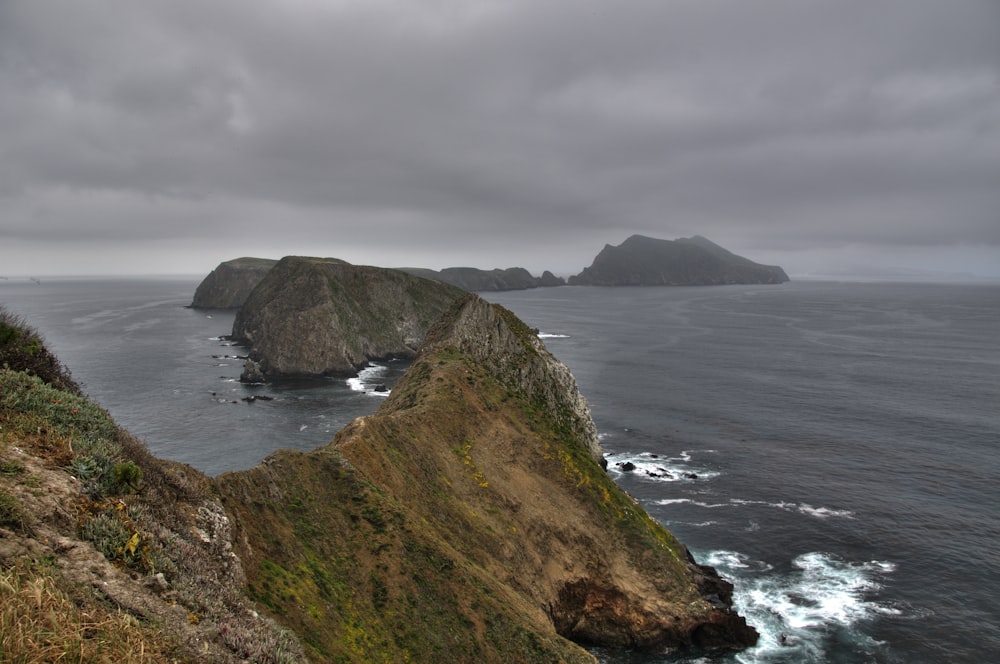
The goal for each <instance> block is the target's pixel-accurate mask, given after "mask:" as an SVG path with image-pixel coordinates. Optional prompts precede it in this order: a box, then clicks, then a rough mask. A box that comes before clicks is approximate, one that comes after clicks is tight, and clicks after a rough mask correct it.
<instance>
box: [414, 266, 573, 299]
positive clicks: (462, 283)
mask: <svg viewBox="0 0 1000 664" xmlns="http://www.w3.org/2000/svg"><path fill="white" fill-rule="evenodd" d="M400 269H401V270H403V271H404V272H408V273H410V274H414V275H418V276H421V277H426V278H428V279H437V280H438V281H443V282H445V283H446V284H451V285H453V286H458V287H459V288H461V289H462V290H466V291H469V292H470V293H482V292H488V291H508V290H526V289H528V288H538V287H539V286H563V285H565V284H566V282H565V280H564V279H562V278H560V277H557V276H555V275H554V274H552V273H551V272H549V271H548V270H546V271H545V272H544V273H543V274H542V276H541V277H534V276H532V275H531V273H530V272H528V271H527V270H526V269H524V268H523V267H509V268H507V269H505V270H501V269H494V270H480V269H479V268H475V267H447V268H445V269H443V270H441V271H440V272H437V271H435V270H428V269H425V268H415V267H404V268H400Z"/></svg>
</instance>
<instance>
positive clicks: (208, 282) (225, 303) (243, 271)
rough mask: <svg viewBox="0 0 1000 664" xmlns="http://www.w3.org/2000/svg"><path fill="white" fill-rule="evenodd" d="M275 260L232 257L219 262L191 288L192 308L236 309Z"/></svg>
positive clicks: (273, 264)
mask: <svg viewBox="0 0 1000 664" xmlns="http://www.w3.org/2000/svg"><path fill="white" fill-rule="evenodd" d="M277 264H278V261H276V260H271V259H269V258H247V257H244V258H234V259H233V260H230V261H225V262H223V263H220V264H219V265H218V267H216V268H215V269H214V270H212V271H211V272H210V273H209V274H208V276H207V277H205V278H204V279H203V280H202V282H201V283H200V284H198V287H197V288H196V289H195V291H194V299H193V300H192V301H191V306H192V307H193V308H195V309H239V308H240V307H242V306H243V303H244V302H246V300H247V298H248V297H250V293H251V291H253V289H254V288H256V286H257V284H259V283H260V282H261V280H263V279H264V277H265V276H267V273H268V272H270V271H271V268H272V267H274V266H275V265H277Z"/></svg>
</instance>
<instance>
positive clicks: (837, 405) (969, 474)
mask: <svg viewBox="0 0 1000 664" xmlns="http://www.w3.org/2000/svg"><path fill="white" fill-rule="evenodd" d="M198 281H199V280H198V279H195V278H191V279H149V280H141V279H129V280H125V279H114V280H103V281H102V280H70V279H62V280H60V279H52V280H48V279H43V280H42V281H41V283H35V282H31V281H26V280H24V281H18V280H13V279H11V280H7V281H2V280H0V304H3V305H4V306H5V307H6V308H7V309H8V310H10V311H13V312H15V313H17V314H20V315H21V316H22V317H23V318H25V319H26V321H27V322H28V323H29V324H30V325H32V326H33V327H35V328H36V329H37V330H39V331H40V332H41V333H42V335H43V336H44V337H45V339H46V340H47V342H48V343H49V345H50V346H51V347H52V349H53V350H54V351H55V352H56V353H57V354H58V355H59V357H60V358H61V359H62V360H63V362H64V363H65V364H67V365H68V366H69V368H70V369H71V370H72V373H73V375H74V377H75V378H76V379H77V380H78V382H80V383H82V385H83V387H84V389H85V391H86V392H87V393H88V394H89V395H90V396H91V397H92V398H94V399H95V400H97V401H98V402H99V403H101V404H102V405H103V406H105V407H106V408H107V409H108V410H109V411H110V412H111V414H112V415H113V416H114V417H115V418H116V419H117V420H118V422H119V423H121V424H122V425H123V426H125V427H126V428H128V429H129V430H130V431H132V432H133V433H134V434H136V435H138V436H139V437H140V438H142V439H143V440H144V441H145V442H146V444H147V445H148V446H149V447H150V449H151V450H152V451H153V452H154V453H155V454H157V455H159V456H162V457H166V458H170V459H174V460H178V461H182V462H185V463H190V464H191V465H193V466H195V467H197V468H199V469H201V470H203V471H205V472H207V473H209V474H213V475H214V474H218V473H221V472H224V471H226V470H232V469H240V468H246V467H249V466H252V465H254V464H256V463H258V462H259V461H261V460H262V459H263V458H264V457H265V456H266V455H267V454H269V453H271V452H272V451H274V450H276V449H278V448H293V449H312V448H314V447H316V446H318V445H321V444H324V443H326V442H329V440H330V439H332V437H333V436H334V435H335V433H336V432H337V431H338V430H339V429H340V428H342V427H343V426H344V425H345V424H346V423H347V422H349V421H350V420H351V419H353V418H354V417H356V416H358V415H364V414H367V413H371V412H373V411H374V410H375V409H376V408H378V406H379V405H380V404H381V402H382V399H381V398H380V396H379V395H380V392H378V391H377V390H378V388H379V387H380V386H382V385H385V386H388V387H391V386H392V384H393V383H394V382H395V380H396V379H398V377H399V376H400V375H402V373H403V372H404V371H405V369H406V366H405V364H403V363H384V364H374V365H372V366H371V367H370V368H369V369H367V370H365V371H364V372H362V375H361V376H359V377H358V378H357V379H352V380H345V379H323V380H315V381H300V382H288V383H280V384H275V385H268V386H246V385H243V384H241V383H239V382H238V377H239V373H240V368H241V360H240V359H239V355H241V354H242V353H243V352H245V351H244V350H243V349H241V348H239V347H236V346H232V345H231V344H230V343H229V342H228V341H226V340H225V339H224V336H225V335H227V334H229V332H230V331H231V327H232V321H233V314H232V313H231V312H225V311H204V310H193V309H189V308H187V306H186V305H188V304H189V303H190V301H191V297H192V295H193V293H194V289H195V286H196V285H197V283H198ZM485 297H486V299H488V300H490V301H493V302H497V303H499V304H502V305H504V306H506V307H508V308H509V309H511V310H512V311H514V313H516V314H517V315H518V316H520V317H521V318H522V319H523V320H524V321H525V322H527V323H528V324H529V325H530V326H532V327H536V328H538V329H539V331H540V333H541V336H542V337H543V339H544V340H545V343H546V345H547V347H548V348H549V350H551V351H552V353H553V354H554V355H555V356H556V357H557V358H559V359H560V360H562V361H563V362H564V363H566V364H567V365H568V366H569V367H570V369H571V370H572V371H573V374H574V376H575V377H576V379H577V382H578V384H579V386H580V389H581V391H582V392H583V394H584V395H585V396H586V397H587V399H588V401H589V402H590V404H591V408H592V411H593V415H594V420H595V421H596V423H597V426H598V430H599V431H600V432H601V438H602V443H603V446H604V448H605V451H606V453H607V456H608V461H609V471H610V472H611V473H612V475H613V476H614V477H615V479H616V480H617V481H618V483H619V484H620V485H621V486H622V487H623V488H625V489H626V490H627V491H629V492H630V493H631V494H632V495H633V496H635V497H636V498H637V499H638V500H640V501H641V502H642V504H643V505H644V506H645V507H646V509H647V510H648V511H649V512H650V513H651V514H652V515H653V516H655V517H656V518H657V519H659V520H660V521H661V522H663V523H664V524H665V525H667V526H668V527H669V528H670V529H671V530H672V531H673V532H674V533H675V534H676V535H677V536H678V537H679V538H680V539H681V540H682V541H683V542H685V543H686V544H687V545H688V546H689V547H690V548H691V550H692V552H693V553H694V555H695V557H696V558H697V559H698V560H699V561H700V562H703V563H707V564H711V565H714V566H716V567H717V568H718V569H719V571H720V572H721V573H722V574H723V575H724V576H726V577H727V578H729V579H730V580H732V581H733V582H734V583H735V586H736V592H735V599H736V604H737V607H738V609H739V611H740V612H741V613H743V614H744V615H746V616H747V619H748V621H749V622H750V623H751V624H753V625H754V626H755V627H757V629H758V630H759V631H760V633H761V640H760V643H759V644H758V645H757V646H756V647H755V648H753V649H750V650H747V651H744V652H742V653H730V654H724V655H716V656H709V655H706V654H691V653H686V654H669V653H662V654H648V653H646V654H638V653H632V654H630V653H621V652H610V651H600V650H599V651H595V654H597V655H598V657H599V658H600V659H601V660H602V661H605V662H609V663H611V662H616V663H626V662H627V663H629V664H638V663H642V664H650V663H653V662H702V661H704V662H709V661H711V662H743V663H756V662H762V663H764V662H766V663H772V662H774V663H777V662H845V663H846V662H893V663H895V662H900V663H902V662H906V663H909V662H991V661H1000V608H998V606H1000V605H998V601H997V598H998V597H1000V553H998V551H1000V286H997V285H965V284H961V285H959V284H949V285H928V284H892V283H880V284H874V283H833V282H792V283H789V284H784V285H780V286H724V287H700V288H590V287H565V288H550V289H537V290H531V291H516V292H508V293H489V294H485ZM249 397H257V398H256V399H249ZM261 397H263V398H261Z"/></svg>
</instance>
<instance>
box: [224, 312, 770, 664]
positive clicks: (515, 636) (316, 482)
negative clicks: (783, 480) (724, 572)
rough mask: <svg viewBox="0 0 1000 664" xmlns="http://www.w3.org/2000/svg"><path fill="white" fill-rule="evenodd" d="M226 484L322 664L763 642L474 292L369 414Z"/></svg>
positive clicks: (558, 367)
mask: <svg viewBox="0 0 1000 664" xmlns="http://www.w3.org/2000/svg"><path fill="white" fill-rule="evenodd" d="M217 486H218V490H219V494H220V496H221V497H222V500H223V504H224V505H225V506H226V509H227V511H228V512H229V513H230V514H231V515H232V516H233V528H234V532H235V533H237V535H236V537H235V538H234V541H235V551H236V552H237V554H238V556H239V558H240V559H241V560H242V561H243V564H244V569H245V570H246V574H247V587H248V588H249V589H250V592H251V594H252V596H254V597H256V598H257V599H258V601H260V602H262V603H264V604H265V605H267V606H268V607H269V609H270V611H271V614H272V615H274V616H275V617H276V619H277V620H278V621H279V622H280V623H281V624H282V625H284V626H285V627H287V628H289V629H291V630H292V631H294V632H295V633H297V634H302V635H306V638H305V643H306V648H307V651H310V652H312V653H314V654H317V655H318V654H320V653H322V657H329V658H331V659H336V658H338V657H345V658H346V657H347V653H351V652H353V653H355V658H356V659H358V660H360V661H366V660H367V661H372V660H371V659H368V658H376V659H379V660H383V659H384V660H386V661H405V660H406V659H408V658H409V659H412V660H413V661H432V660H434V661H436V658H437V657H438V656H437V655H434V654H433V653H448V658H449V659H452V660H454V661H458V662H480V661H482V662H509V661H519V662H552V661H563V662H593V661H595V660H594V658H593V657H592V656H591V655H590V654H589V653H588V652H586V651H585V650H583V649H582V648H580V647H579V646H578V645H576V644H585V645H601V646H607V647H620V648H631V649H641V650H647V651H654V652H655V651H662V650H663V649H666V648H677V647H697V648H700V649H704V650H715V649H738V648H743V647H747V646H749V645H752V644H753V643H754V642H755V641H756V638H757V635H756V632H755V631H754V630H753V629H752V628H751V627H748V626H747V625H746V623H745V621H744V619H743V618H742V617H740V616H739V615H737V614H736V613H735V612H734V611H733V610H732V605H731V600H732V586H731V585H730V584H728V583H727V582H726V581H724V580H722V579H721V578H719V577H718V575H717V574H716V573H715V571H714V570H712V569H711V568H709V567H703V566H699V565H697V564H696V563H695V562H694V561H693V560H692V558H691V556H690V555H689V554H688V552H687V550H686V549H685V547H684V546H683V545H682V544H681V543H680V542H678V541H677V540H676V539H674V537H673V536H672V535H671V534H670V533H669V532H668V531H667V530H666V529H665V528H664V527H663V526H662V525H660V524H659V523H657V522H656V521H655V520H653V519H652V518H651V517H650V516H649V515H648V514H647V513H646V512H645V511H644V510H643V509H642V507H641V506H640V505H639V504H638V503H637V502H636V501H635V500H634V499H632V498H631V497H630V496H628V495H627V494H626V493H624V492H623V491H622V490H621V489H619V488H618V487H617V485H615V483H614V482H613V481H612V480H611V479H610V477H609V476H608V474H607V473H606V472H605V471H604V469H603V468H602V464H601V452H600V448H599V446H598V443H597V436H596V430H595V427H594V424H593V420H592V419H591V417H590V412H589V408H588V407H587V405H586V402H585V401H584V399H583V398H582V397H581V396H580V394H579V392H578V390H577V389H576V385H575V382H574V381H573V379H572V376H571V374H570V373H569V371H568V370H567V369H566V368H565V366H564V365H562V364H561V363H559V362H558V361H557V360H556V359H555V358H554V357H553V356H552V355H551V354H550V353H549V352H548V351H547V350H546V349H545V347H544V345H543V344H542V342H541V341H540V340H539V339H538V337H537V336H536V335H535V334H534V333H533V332H532V331H531V330H530V329H529V328H528V327H527V326H526V325H525V324H524V323H523V322H521V321H520V320H519V319H517V318H516V317H515V316H514V315H513V314H512V313H510V312H509V311H507V310H505V309H503V308H502V307H499V306H496V305H491V304H489V303H488V302H486V301H484V300H482V299H481V298H479V297H477V296H472V295H470V296H468V297H467V298H464V299H462V300H460V301H458V302H456V303H455V304H454V305H453V306H452V307H451V309H450V310H449V311H448V312H446V313H445V314H444V315H443V316H442V318H441V319H440V320H439V321H438V322H437V323H436V324H435V325H434V326H433V327H432V328H431V330H429V331H428V334H427V338H426V340H425V343H424V345H423V347H422V348H421V351H420V353H419V355H418V357H417V358H416V360H415V361H414V363H413V365H412V366H411V368H410V369H409V370H408V371H407V373H406V374H405V375H404V376H403V377H402V378H401V379H400V381H399V382H398V383H397V384H396V385H395V386H394V388H393V390H392V392H391V394H390V396H389V397H388V398H387V399H386V401H385V402H384V403H383V405H382V406H381V408H379V410H378V411H377V412H376V413H374V414H373V415H370V416H367V417H363V418H359V419H357V420H355V421H354V422H353V423H352V424H350V425H348V426H347V427H346V428H345V429H344V430H342V431H341V432H340V433H339V434H338V435H337V437H336V439H335V440H334V441H333V442H332V443H331V444H330V445H328V446H326V447H323V448H320V449H318V450H316V451H314V452H311V453H300V452H278V453H276V454H274V455H272V456H271V457H269V458H268V459H267V460H266V461H265V462H264V463H263V464H262V465H260V466H259V467H257V468H254V469H252V470H248V471H244V472H238V473H226V474H224V475H222V476H220V477H219V478H218V480H217ZM346 598H350V599H349V600H348V599H346ZM310 607H325V608H321V609H320V610H318V611H315V610H313V609H311V608H310ZM359 626H363V628H360V627H359ZM359 630H360V631H359ZM389 635H391V636H389Z"/></svg>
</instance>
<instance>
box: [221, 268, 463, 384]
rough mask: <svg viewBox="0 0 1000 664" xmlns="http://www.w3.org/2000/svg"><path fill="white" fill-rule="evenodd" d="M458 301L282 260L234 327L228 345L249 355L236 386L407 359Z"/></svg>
mask: <svg viewBox="0 0 1000 664" xmlns="http://www.w3.org/2000/svg"><path fill="white" fill-rule="evenodd" d="M462 295H464V292H463V291H461V290H459V289H457V288H455V287H454V286H449V285H447V284H444V283H441V282H439V281H432V280H430V279H422V278H420V277H415V276H413V275H410V274H406V273H404V272H400V271H399V270H390V269H386V268H378V267H369V266H360V265H351V264H350V263H347V262H345V261H342V260H338V259H335V258H307V257H301V256H288V257H285V258H283V259H281V261H279V262H278V264H277V265H275V266H274V267H273V268H272V269H271V270H270V271H269V272H268V273H267V276H265V277H264V279H263V280H261V282H260V283H259V284H258V285H257V287H256V288H255V289H254V290H253V292H252V293H251V295H250V297H249V298H248V299H247V300H246V302H245V303H244V305H243V307H242V308H240V310H239V311H238V312H237V314H236V319H235V321H234V322H233V333H232V336H233V339H234V340H236V341H237V342H239V343H241V344H243V345H245V346H247V347H248V348H249V358H248V360H247V361H246V363H245V367H244V374H243V380H245V381H249V382H259V381H262V380H269V379H273V378H277V377H281V376H319V375H337V374H351V373H354V372H356V371H357V370H358V369H360V368H362V367H364V366H365V365H366V364H367V363H368V361H369V360H372V359H386V358H390V357H412V356H413V355H415V353H416V350H417V348H419V346H420V344H421V342H422V341H423V338H424V335H425V334H426V332H427V329H428V328H429V327H430V325H431V323H433V322H434V321H435V320H436V319H437V318H438V317H439V316H440V315H441V313H442V312H443V311H444V310H445V309H447V307H448V306H449V305H450V304H451V302H453V301H454V300H455V299H456V298H458V297H461V296H462Z"/></svg>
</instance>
